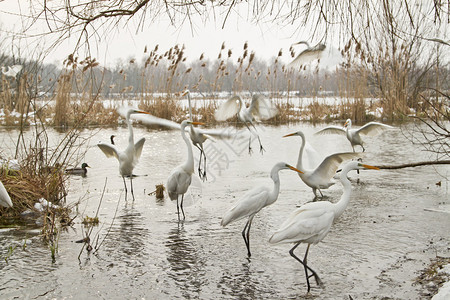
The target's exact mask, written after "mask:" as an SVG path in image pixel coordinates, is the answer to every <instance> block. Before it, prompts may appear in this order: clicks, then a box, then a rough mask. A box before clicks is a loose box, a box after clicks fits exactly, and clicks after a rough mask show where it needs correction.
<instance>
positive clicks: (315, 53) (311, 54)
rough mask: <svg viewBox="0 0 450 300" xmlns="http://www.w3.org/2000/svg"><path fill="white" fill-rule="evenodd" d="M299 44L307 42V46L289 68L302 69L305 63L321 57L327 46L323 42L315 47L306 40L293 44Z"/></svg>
mask: <svg viewBox="0 0 450 300" xmlns="http://www.w3.org/2000/svg"><path fill="white" fill-rule="evenodd" d="M299 44H305V45H306V47H307V48H306V49H305V50H303V51H302V52H300V54H299V55H297V57H296V58H295V59H294V60H293V61H292V62H290V63H289V64H288V67H289V68H295V69H300V68H301V67H302V66H303V65H304V64H305V63H308V62H310V61H312V60H314V59H320V58H321V57H322V54H323V51H325V48H326V46H325V45H324V44H321V43H319V44H317V45H315V46H314V47H310V46H309V43H308V42H306V41H300V42H298V43H295V44H293V45H292V46H294V45H299Z"/></svg>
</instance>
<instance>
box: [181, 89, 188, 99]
mask: <svg viewBox="0 0 450 300" xmlns="http://www.w3.org/2000/svg"><path fill="white" fill-rule="evenodd" d="M187 93H189V90H185V91H184V92H183V93H182V94H181V97H184V96H186V95H187Z"/></svg>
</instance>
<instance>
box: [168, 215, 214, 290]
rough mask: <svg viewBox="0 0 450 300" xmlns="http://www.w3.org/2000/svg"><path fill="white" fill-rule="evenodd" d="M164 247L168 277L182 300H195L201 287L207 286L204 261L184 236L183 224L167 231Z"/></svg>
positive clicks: (179, 223) (178, 224)
mask: <svg viewBox="0 0 450 300" xmlns="http://www.w3.org/2000/svg"><path fill="white" fill-rule="evenodd" d="M165 245H166V247H167V248H168V251H167V261H168V262H169V265H170V270H169V271H168V276H169V277H170V278H171V279H172V280H173V281H174V282H175V284H176V286H177V287H179V289H180V292H181V294H182V297H183V298H185V299H189V298H197V297H198V296H199V294H200V293H201V290H202V286H206V284H207V279H206V278H205V273H206V272H205V260H204V259H203V258H201V257H200V256H199V252H198V250H197V249H198V246H196V245H194V243H192V241H191V240H190V239H189V238H188V237H187V236H186V230H185V229H184V222H178V223H177V227H175V228H173V229H172V230H170V231H169V236H168V238H167V241H166V243H165Z"/></svg>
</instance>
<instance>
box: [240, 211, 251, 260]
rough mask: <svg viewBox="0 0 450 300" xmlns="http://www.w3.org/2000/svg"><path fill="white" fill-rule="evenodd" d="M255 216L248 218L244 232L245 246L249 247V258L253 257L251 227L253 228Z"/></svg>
mask: <svg viewBox="0 0 450 300" xmlns="http://www.w3.org/2000/svg"><path fill="white" fill-rule="evenodd" d="M252 221H253V216H251V217H249V218H248V221H247V223H245V226H244V230H242V237H243V238H244V242H245V246H246V247H247V255H248V257H250V256H252V253H251V252H250V227H251V226H252Z"/></svg>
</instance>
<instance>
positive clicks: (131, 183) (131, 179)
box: [130, 174, 134, 201]
mask: <svg viewBox="0 0 450 300" xmlns="http://www.w3.org/2000/svg"><path fill="white" fill-rule="evenodd" d="M130 185H131V187H130V188H131V195H132V196H133V201H134V190H133V174H131V176H130Z"/></svg>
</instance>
